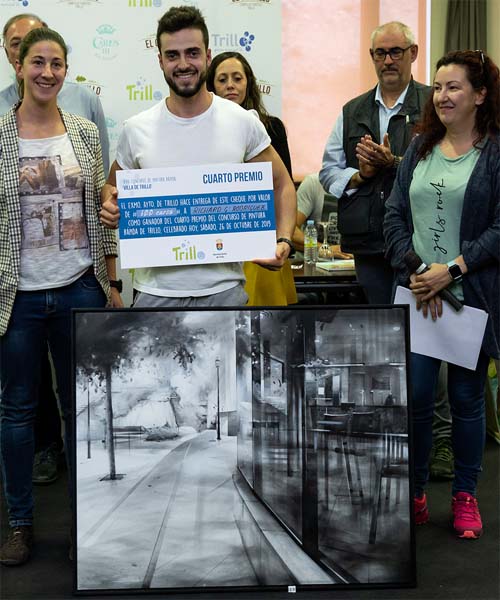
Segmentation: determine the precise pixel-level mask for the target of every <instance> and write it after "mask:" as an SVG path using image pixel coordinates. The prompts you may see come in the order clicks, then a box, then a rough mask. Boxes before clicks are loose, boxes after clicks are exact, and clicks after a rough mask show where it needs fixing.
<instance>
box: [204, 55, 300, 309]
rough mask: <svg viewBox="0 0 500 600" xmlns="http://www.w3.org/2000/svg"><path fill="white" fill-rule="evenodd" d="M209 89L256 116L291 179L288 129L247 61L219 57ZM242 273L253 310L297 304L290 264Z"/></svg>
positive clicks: (251, 265) (253, 266) (246, 269)
mask: <svg viewBox="0 0 500 600" xmlns="http://www.w3.org/2000/svg"><path fill="white" fill-rule="evenodd" d="M207 88H208V90H209V91H211V92H214V93H215V94H217V96H221V97H222V98H226V99H227V100H231V101H232V102H236V104H239V105H240V106H241V107H243V108H244V109H246V110H254V111H255V112H256V114H257V116H258V117H259V119H260V120H261V121H262V124H263V125H264V127H265V128H266V131H267V133H268V134H269V137H270V138H271V145H272V146H273V148H274V149H275V150H276V152H277V153H278V154H279V156H280V158H281V160H282V161H283V163H284V165H285V167H286V169H287V171H288V173H289V174H290V177H292V164H291V160H290V151H289V149H288V141H287V137H286V130H285V126H284V125H283V123H282V121H281V120H280V119H278V117H273V116H271V115H270V114H269V113H268V112H267V110H266V109H265V107H264V104H263V102H262V98H261V94H260V90H259V87H258V85H257V80H256V78H255V75H254V73H253V71H252V67H251V66H250V65H249V63H248V61H247V59H246V58H245V57H244V56H243V55H242V54H240V53H239V52H223V53H222V54H218V55H217V56H216V57H215V58H213V59H212V63H211V65H210V68H209V70H208V74H207ZM243 270H244V272H245V277H246V285H245V290H246V292H247V294H248V298H249V299H248V304H249V305H250V306H257V305H268V306H280V305H286V304H292V303H295V302H297V294H296V291H295V283H294V280H293V274H292V270H291V267H290V263H289V261H286V263H285V264H284V266H283V267H282V269H281V270H280V271H269V270H266V269H264V268H262V267H260V266H259V265H256V264H254V263H251V262H247V263H244V265H243Z"/></svg>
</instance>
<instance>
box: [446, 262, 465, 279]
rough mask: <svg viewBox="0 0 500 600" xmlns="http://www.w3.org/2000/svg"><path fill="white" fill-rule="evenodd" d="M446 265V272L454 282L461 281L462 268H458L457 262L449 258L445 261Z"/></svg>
mask: <svg viewBox="0 0 500 600" xmlns="http://www.w3.org/2000/svg"><path fill="white" fill-rule="evenodd" d="M447 266H448V273H449V274H450V277H451V278H452V280H453V281H454V282H455V283H459V282H460V281H462V269H461V268H460V266H459V265H457V263H456V262H455V261H453V260H450V262H449V263H447Z"/></svg>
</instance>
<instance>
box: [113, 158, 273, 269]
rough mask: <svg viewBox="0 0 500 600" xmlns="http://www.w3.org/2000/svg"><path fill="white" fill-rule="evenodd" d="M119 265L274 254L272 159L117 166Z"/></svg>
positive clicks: (191, 262) (192, 262) (241, 258)
mask: <svg viewBox="0 0 500 600" xmlns="http://www.w3.org/2000/svg"><path fill="white" fill-rule="evenodd" d="M116 180H117V188H118V202H119V206H120V226H119V232H120V264H121V267H122V268H125V269H128V268H137V267H161V266H175V265H195V264H196V265H198V264H205V263H206V264H208V263H218V262H240V261H245V260H252V259H254V258H273V257H274V256H275V250H276V223H275V215H274V193H273V177H272V166H271V163H267V162H266V163H241V164H239V163H238V164H217V165H197V166H193V167H175V168H162V169H135V170H124V171H117V172H116Z"/></svg>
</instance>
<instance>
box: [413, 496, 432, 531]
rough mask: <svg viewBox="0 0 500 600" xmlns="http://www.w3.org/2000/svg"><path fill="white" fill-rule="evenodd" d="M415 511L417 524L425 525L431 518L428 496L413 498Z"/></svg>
mask: <svg viewBox="0 0 500 600" xmlns="http://www.w3.org/2000/svg"><path fill="white" fill-rule="evenodd" d="M413 512H414V514H415V525H423V524H424V523H427V521H428V520H429V509H428V508H427V496H426V495H425V494H424V495H423V496H422V498H417V497H415V498H413Z"/></svg>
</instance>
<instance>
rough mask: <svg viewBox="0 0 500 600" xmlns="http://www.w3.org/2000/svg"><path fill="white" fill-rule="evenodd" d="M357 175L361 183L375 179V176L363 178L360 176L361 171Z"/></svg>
mask: <svg viewBox="0 0 500 600" xmlns="http://www.w3.org/2000/svg"><path fill="white" fill-rule="evenodd" d="M358 175H359V178H360V179H361V181H371V180H372V179H373V178H374V177H375V175H372V176H371V177H365V176H364V175H361V171H358Z"/></svg>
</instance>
